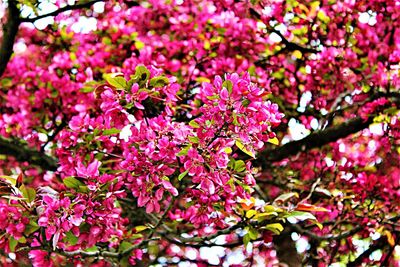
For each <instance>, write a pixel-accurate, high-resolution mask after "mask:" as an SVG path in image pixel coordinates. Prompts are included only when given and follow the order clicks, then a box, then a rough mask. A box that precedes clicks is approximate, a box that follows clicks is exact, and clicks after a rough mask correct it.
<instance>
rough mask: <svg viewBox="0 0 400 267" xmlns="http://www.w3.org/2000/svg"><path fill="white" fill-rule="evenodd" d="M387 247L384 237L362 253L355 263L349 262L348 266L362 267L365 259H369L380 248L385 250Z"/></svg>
mask: <svg viewBox="0 0 400 267" xmlns="http://www.w3.org/2000/svg"><path fill="white" fill-rule="evenodd" d="M385 245H387V240H386V237H385V236H382V237H380V238H379V239H378V240H377V241H376V242H375V243H373V244H372V245H371V246H370V247H369V248H368V249H367V250H365V251H364V252H363V253H361V254H360V255H359V256H358V257H357V258H356V259H355V260H354V261H352V262H349V263H348V264H347V266H349V267H356V266H361V264H362V262H363V261H364V259H365V258H368V257H369V255H371V254H372V252H374V251H375V250H378V249H380V248H383V247H384V246H385Z"/></svg>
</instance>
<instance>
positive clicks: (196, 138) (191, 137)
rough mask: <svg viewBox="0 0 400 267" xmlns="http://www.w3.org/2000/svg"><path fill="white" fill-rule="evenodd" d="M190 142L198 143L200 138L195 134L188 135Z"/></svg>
mask: <svg viewBox="0 0 400 267" xmlns="http://www.w3.org/2000/svg"><path fill="white" fill-rule="evenodd" d="M188 138H189V140H190V142H192V143H194V144H198V143H199V142H200V139H199V138H198V137H197V136H189V137H188Z"/></svg>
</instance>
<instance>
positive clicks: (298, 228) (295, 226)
mask: <svg viewBox="0 0 400 267" xmlns="http://www.w3.org/2000/svg"><path fill="white" fill-rule="evenodd" d="M290 228H292V229H293V230H294V231H295V232H297V233H299V234H303V235H306V236H308V237H309V238H311V239H314V240H317V241H323V240H327V241H333V240H340V239H344V238H347V237H349V236H352V235H354V234H355V233H357V232H359V231H361V230H362V229H363V226H360V225H359V226H356V227H354V228H353V229H351V230H349V231H347V232H344V233H341V234H338V235H327V236H322V235H317V234H314V233H313V232H311V231H308V230H305V229H303V228H302V227H301V226H300V225H298V224H291V225H290Z"/></svg>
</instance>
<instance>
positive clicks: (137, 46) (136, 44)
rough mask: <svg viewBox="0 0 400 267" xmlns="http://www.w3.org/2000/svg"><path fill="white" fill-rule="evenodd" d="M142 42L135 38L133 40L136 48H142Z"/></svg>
mask: <svg viewBox="0 0 400 267" xmlns="http://www.w3.org/2000/svg"><path fill="white" fill-rule="evenodd" d="M144 46H145V45H144V43H143V42H142V41H139V40H136V41H135V47H136V49H137V50H142V49H143V48H144Z"/></svg>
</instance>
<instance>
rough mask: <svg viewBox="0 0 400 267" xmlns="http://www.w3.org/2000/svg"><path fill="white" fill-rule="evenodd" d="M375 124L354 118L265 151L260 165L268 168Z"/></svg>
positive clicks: (371, 120) (368, 120) (370, 119)
mask: <svg viewBox="0 0 400 267" xmlns="http://www.w3.org/2000/svg"><path fill="white" fill-rule="evenodd" d="M372 122H373V118H372V117H371V118H369V119H367V120H363V119H362V118H359V117H357V118H354V119H351V120H348V121H346V122H344V123H342V124H340V125H337V126H333V127H330V128H328V129H325V130H322V131H316V132H314V133H312V134H310V135H308V136H306V137H305V138H303V139H301V140H298V141H292V142H289V143H287V144H285V145H283V146H281V147H278V148H276V149H273V150H265V151H263V152H262V153H261V155H260V156H259V164H260V165H261V167H263V168H267V167H268V162H276V161H280V160H283V159H285V158H288V157H289V156H292V155H296V154H297V153H299V152H304V151H307V150H310V149H312V148H316V147H322V146H323V145H326V144H329V143H331V142H334V141H336V140H338V139H340V138H344V137H347V136H349V135H350V134H353V133H357V132H359V131H361V130H363V129H365V128H367V127H368V126H369V125H370V124H371V123H372Z"/></svg>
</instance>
